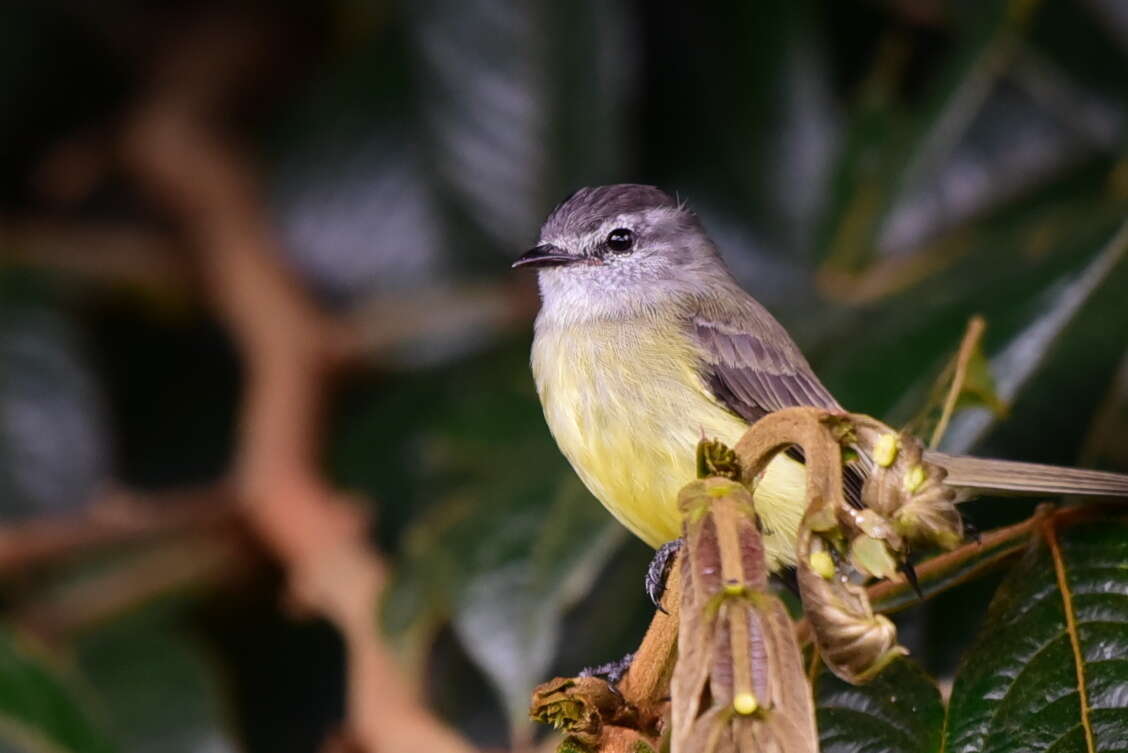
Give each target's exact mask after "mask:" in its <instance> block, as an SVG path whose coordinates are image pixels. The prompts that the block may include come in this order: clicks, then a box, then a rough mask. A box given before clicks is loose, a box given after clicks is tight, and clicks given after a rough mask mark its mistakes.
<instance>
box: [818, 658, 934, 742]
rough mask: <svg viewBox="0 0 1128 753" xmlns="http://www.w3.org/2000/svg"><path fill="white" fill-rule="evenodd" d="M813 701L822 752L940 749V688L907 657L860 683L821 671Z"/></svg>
mask: <svg viewBox="0 0 1128 753" xmlns="http://www.w3.org/2000/svg"><path fill="white" fill-rule="evenodd" d="M815 705H816V713H817V716H818V725H819V743H820V749H821V751H822V753H858V752H859V751H864V753H934V751H937V750H939V748H940V736H941V731H942V728H943V725H944V705H943V702H942V701H941V698H940V691H939V689H938V688H937V687H936V683H935V682H934V681H933V680H932V678H930V677H929V676H928V675H926V674H925V673H924V671H923V670H921V669H920V667H918V666H917V665H916V664H915V663H914V662H913V661H911V660H909V659H898V660H897V661H895V662H893V663H892V664H890V665H889V666H888V667H887V668H886V669H885V670H883V671H882V672H881V674H879V675H878V676H877V677H876V678H875V679H874V680H873V681H872V682H870V683H868V684H866V685H860V686H855V685H848V684H847V683H845V682H843V681H842V680H839V679H838V678H837V677H835V676H834V675H833V674H831V673H830V672H826V671H824V672H823V673H822V675H821V676H820V677H819V680H818V688H817V693H816V704H815Z"/></svg>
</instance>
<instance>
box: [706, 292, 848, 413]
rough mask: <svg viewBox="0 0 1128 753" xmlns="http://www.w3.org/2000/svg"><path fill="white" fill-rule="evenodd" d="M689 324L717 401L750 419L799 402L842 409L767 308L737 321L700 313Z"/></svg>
mask: <svg viewBox="0 0 1128 753" xmlns="http://www.w3.org/2000/svg"><path fill="white" fill-rule="evenodd" d="M690 327H691V330H692V334H693V336H694V337H695V338H696V340H697V342H698V344H699V345H700V346H701V354H702V366H701V372H702V373H701V377H702V379H703V380H704V382H705V384H706V385H708V387H709V389H710V391H711V392H712V393H713V396H714V397H715V398H716V399H717V401H718V402H720V403H721V404H722V405H724V406H725V407H726V408H728V409H729V410H731V411H732V412H733V413H735V414H737V415H738V416H740V417H742V418H743V419H744V420H746V421H748V422H749V423H751V422H753V421H756V420H757V419H759V418H762V417H763V416H764V415H765V414H767V413H771V412H772V411H777V410H781V409H783V408H792V407H795V406H800V405H811V406H815V407H819V408H827V409H828V410H841V406H840V405H839V404H838V401H836V400H835V399H834V397H833V396H832V395H831V394H830V392H829V391H827V389H826V387H824V386H823V384H822V382H820V381H819V378H818V377H816V376H815V375H814V372H812V371H811V367H810V366H809V365H807V360H806V359H805V358H804V357H803V354H802V353H800V352H799V348H798V346H796V345H795V343H794V342H793V341H792V340H791V337H790V335H788V334H787V333H786V332H785V331H784V330H783V328H782V327H781V326H780V325H779V324H778V323H777V322H776V321H775V320H774V319H772V318H771V315H770V314H768V312H767V311H763V310H760V311H753V312H751V314H750V315H749V316H747V317H742V318H741V320H740V321H737V322H732V321H730V322H719V321H715V320H712V319H711V318H710V317H708V316H705V315H703V314H698V315H697V316H695V317H693V319H692V321H691V322H690Z"/></svg>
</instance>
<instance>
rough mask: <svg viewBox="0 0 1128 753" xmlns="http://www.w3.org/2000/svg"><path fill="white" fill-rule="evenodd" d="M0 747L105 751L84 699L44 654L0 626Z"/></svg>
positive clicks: (30, 752) (59, 752) (23, 751)
mask: <svg viewBox="0 0 1128 753" xmlns="http://www.w3.org/2000/svg"><path fill="white" fill-rule="evenodd" d="M0 750H3V751H5V753H8V752H9V751H12V752H13V753H15V752H18V753H109V752H110V751H113V750H114V748H113V746H112V745H111V744H110V742H109V740H108V739H107V737H106V735H105V734H104V732H103V731H102V730H101V729H100V728H99V727H98V725H96V724H95V723H94V721H93V719H92V717H91V714H90V712H89V710H88V709H87V707H86V705H85V702H84V701H83V700H81V698H80V696H79V695H78V694H77V693H76V692H75V689H74V688H73V687H71V685H70V683H69V681H68V680H67V679H65V677H64V676H63V674H62V673H61V672H59V671H58V669H57V668H56V667H54V666H52V665H51V663H50V662H49V660H48V659H47V657H46V656H45V655H43V654H41V653H40V652H39V651H37V650H34V649H33V648H32V647H30V646H29V645H27V644H26V643H24V642H23V641H22V640H20V639H19V638H18V637H17V636H16V635H14V634H13V633H11V632H9V631H7V630H0Z"/></svg>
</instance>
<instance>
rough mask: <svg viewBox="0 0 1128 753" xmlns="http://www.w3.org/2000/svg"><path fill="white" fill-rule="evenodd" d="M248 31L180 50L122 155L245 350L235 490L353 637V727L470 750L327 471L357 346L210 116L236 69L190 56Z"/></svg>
mask: <svg viewBox="0 0 1128 753" xmlns="http://www.w3.org/2000/svg"><path fill="white" fill-rule="evenodd" d="M238 40H239V38H238V35H230V34H228V33H224V32H222V31H221V32H218V33H216V30H215V29H214V28H213V29H205V30H203V32H202V33H199V34H197V35H196V37H192V36H189V37H188V40H187V42H185V43H183V44H180V45H174V46H173V47H172V49H173V52H172V53H171V54H170V56H169V59H168V60H166V61H165V63H164V64H163V68H162V69H160V70H158V71H157V73H156V75H155V81H157V82H158V83H159V85H157V86H155V87H154V89H153V90H152V92H151V94H150V96H149V98H148V99H147V100H146V101H145V102H144V103H143V104H142V106H140V107H139V108H138V109H137V110H136V111H135V112H134V114H133V116H132V117H131V118H129V119H128V123H127V127H126V131H125V139H124V141H123V147H124V151H123V157H124V159H125V161H126V164H127V165H128V167H129V168H130V170H131V171H132V173H133V175H134V176H135V177H136V178H137V179H138V181H139V182H140V183H141V185H142V186H143V187H144V188H145V189H146V190H147V192H148V193H149V194H150V195H151V196H153V197H154V198H155V199H156V200H157V201H158V202H159V203H160V204H161V205H162V206H163V207H164V208H165V209H166V210H167V212H168V213H169V215H170V216H171V217H172V218H174V219H175V220H176V221H178V223H179V226H180V228H181V230H182V232H183V233H184V236H185V238H186V240H187V242H188V244H189V245H190V247H191V248H192V250H193V252H194V254H195V258H196V260H197V262H198V263H199V265H200V267H201V269H202V271H203V277H204V281H205V286H206V290H207V291H208V293H209V294H210V297H211V301H212V303H213V305H214V306H215V308H216V310H217V312H218V313H219V315H220V317H221V318H222V319H223V320H224V321H225V322H226V324H227V326H228V328H229V330H230V331H231V334H232V336H233V338H234V340H235V343H236V345H237V347H238V349H239V351H240V353H241V355H242V358H243V361H244V364H245V374H246V391H245V398H244V403H243V406H242V410H241V417H240V422H239V437H238V454H237V458H236V462H235V466H234V468H233V471H232V483H233V488H234V490H235V492H236V495H237V496H238V498H239V502H240V504H241V506H242V509H243V512H244V514H245V516H246V518H247V521H248V523H249V524H250V526H251V528H252V530H253V531H254V532H255V533H256V534H257V536H258V537H259V538H260V539H261V540H262V541H263V542H264V543H265V544H266V546H267V547H268V548H269V549H270V550H271V551H272V552H273V553H274V555H275V556H276V557H278V559H279V560H280V561H281V562H282V563H283V565H284V566H285V568H286V570H287V573H288V579H289V585H290V589H291V591H292V594H293V596H294V598H295V600H296V601H297V602H298V603H299V604H301V605H302V606H304V607H305V608H307V609H309V610H311V611H312V612H314V613H316V614H318V615H321V616H323V617H325V618H326V619H328V620H329V621H330V622H332V623H333V624H334V625H335V626H336V627H337V629H338V630H339V631H340V632H341V634H342V636H343V638H344V640H345V644H346V647H347V654H348V665H349V667H348V668H349V672H348V683H349V688H348V724H349V730H350V732H351V734H352V736H353V737H354V739H355V740H356V741H357V742H358V743H359V744H360V745H361V746H362V747H363V748H364V749H366V750H368V751H370V752H371V753H385V752H386V753H401V752H403V753H411V752H412V751H419V752H420V753H422V752H423V751H427V752H428V753H464V752H468V751H471V750H472V747H471V746H470V745H469V744H468V743H466V742H465V741H463V740H462V739H461V738H460V737H459V736H458V735H457V734H456V733H454V732H453V731H451V730H449V729H448V728H447V727H446V726H445V725H443V724H442V723H441V722H440V721H439V720H438V719H436V718H435V717H434V716H433V715H432V714H430V712H429V711H428V710H427V709H425V708H424V707H423V706H422V705H421V704H420V702H419V699H418V698H417V694H416V692H415V689H414V688H413V687H412V683H410V682H409V681H408V679H407V678H406V677H405V676H404V674H403V672H402V671H401V669H400V668H399V667H398V666H397V664H396V661H395V658H394V656H393V654H392V652H391V651H390V649H389V648H388V647H387V646H386V645H385V644H384V643H383V642H382V641H381V639H380V637H379V633H378V631H377V628H376V624H375V620H374V617H375V615H376V612H377V605H378V603H379V598H380V594H381V592H382V590H383V588H384V584H385V570H384V566H383V563H382V562H381V560H380V559H379V557H378V556H377V555H376V553H375V552H374V551H373V550H372V549H371V548H370V546H369V544H368V537H367V520H366V517H365V515H364V514H363V513H362V512H361V508H360V507H359V506H358V505H357V504H356V503H355V500H353V499H350V498H349V497H347V496H346V495H344V494H342V493H340V492H338V491H337V490H335V489H333V488H331V487H330V486H329V485H328V484H327V483H326V482H325V480H324V479H323V478H322V476H321V474H320V472H319V468H318V456H319V446H320V439H321V434H322V428H323V427H322V420H321V419H322V411H323V408H324V397H325V388H326V383H327V380H328V378H329V377H330V376H331V375H332V373H333V370H334V367H335V366H336V365H337V364H338V363H339V361H340V357H341V354H342V353H344V352H348V351H349V350H350V349H352V347H353V346H352V345H351V344H350V342H349V340H350V335H349V333H348V332H347V331H346V330H345V329H344V328H342V327H340V326H339V325H338V324H337V323H336V322H335V321H333V320H332V319H331V318H329V317H328V316H327V315H325V314H324V313H323V312H322V311H321V310H319V309H318V308H317V306H316V305H315V304H314V303H313V302H312V301H311V300H310V299H309V298H308V297H307V296H306V295H305V294H304V293H303V291H302V290H301V288H300V286H299V285H298V283H297V282H296V280H295V279H294V278H293V277H292V276H291V275H290V274H289V273H288V270H287V269H285V268H284V267H283V266H282V264H281V263H280V260H281V259H282V258H283V254H282V251H281V249H280V244H279V241H278V239H277V237H276V235H275V232H274V230H273V228H272V227H271V224H270V221H269V219H268V215H267V212H266V211H265V209H264V207H263V205H262V203H261V201H260V198H259V196H260V192H259V189H258V186H257V185H256V183H255V180H254V178H253V173H252V171H251V169H250V168H249V166H248V165H247V164H246V163H245V161H244V160H243V159H242V156H241V154H240V153H239V152H238V151H237V150H236V149H235V148H234V147H233V146H232V145H231V144H229V143H227V142H226V141H225V140H224V139H222V138H221V137H220V135H219V134H218V133H217V132H216V130H215V129H214V128H212V127H211V126H210V125H209V124H208V119H207V115H208V110H209V108H210V107H211V106H212V105H213V103H215V102H216V101H218V100H220V99H222V97H221V95H220V94H219V93H217V92H216V91H214V88H215V87H222V86H224V81H225V76H224V75H217V74H216V71H215V70H214V66H209V65H203V66H194V65H192V64H191V61H192V60H193V59H199V60H203V59H205V58H207V59H219V60H223V59H228V58H230V59H234V60H238V59H239V56H238V55H237V54H232V51H231V50H230V49H227V47H225V45H231V44H238ZM217 46H218V48H219V49H218V51H217V49H216V48H217ZM213 54H214V57H211V56H212V55H213ZM222 73H223V72H222V71H221V72H220V74H222ZM213 81H216V82H218V83H215V84H212V82H213Z"/></svg>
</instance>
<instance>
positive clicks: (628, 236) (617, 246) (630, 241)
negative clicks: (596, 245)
mask: <svg viewBox="0 0 1128 753" xmlns="http://www.w3.org/2000/svg"><path fill="white" fill-rule="evenodd" d="M634 241H635V237H634V233H632V232H631V231H630V230H628V229H627V228H625V227H620V228H615V229H614V230H612V231H611V232H610V233H608V234H607V248H609V249H611V250H612V251H614V252H615V253H617V254H625V253H627V252H628V251H630V250H631V248H632V247H633V246H634Z"/></svg>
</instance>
